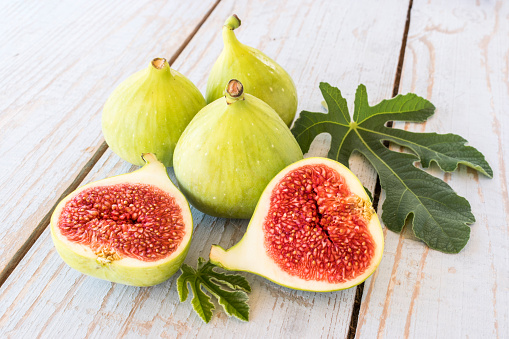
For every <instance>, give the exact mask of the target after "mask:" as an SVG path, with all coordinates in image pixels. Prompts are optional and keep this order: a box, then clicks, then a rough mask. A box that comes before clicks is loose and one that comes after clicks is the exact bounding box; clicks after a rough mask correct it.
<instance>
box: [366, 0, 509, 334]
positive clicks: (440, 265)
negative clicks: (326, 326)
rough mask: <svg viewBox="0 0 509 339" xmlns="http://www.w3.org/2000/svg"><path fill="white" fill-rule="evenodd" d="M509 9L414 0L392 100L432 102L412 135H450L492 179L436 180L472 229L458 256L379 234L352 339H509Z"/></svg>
mask: <svg viewBox="0 0 509 339" xmlns="http://www.w3.org/2000/svg"><path fill="white" fill-rule="evenodd" d="M508 18H509V4H508V3H506V2H502V1H499V2H497V3H494V2H485V1H483V2H474V1H469V2H465V1H461V0H458V1H449V0H447V1H446V0H432V1H421V0H414V3H413V9H412V18H411V23H410V32H409V38H408V45H407V49H406V54H405V63H404V69H403V74H402V81H401V91H400V92H401V93H406V92H415V93H418V94H420V95H422V96H424V97H426V98H427V99H429V100H431V102H433V103H434V104H435V106H436V107H437V110H436V113H435V115H434V116H433V117H432V118H431V119H429V121H428V122H427V123H425V124H403V123H398V124H396V128H406V129H408V130H412V131H419V132H420V131H426V132H439V133H448V132H451V133H456V134H459V135H461V136H463V137H464V138H466V139H467V140H468V141H469V144H470V145H472V146H474V147H476V148H478V149H479V150H480V151H481V152H483V153H484V154H485V155H486V158H487V160H488V162H489V163H490V164H491V166H492V168H493V171H494V178H493V179H492V180H490V179H488V178H486V177H484V176H482V175H479V174H477V173H476V172H474V171H472V170H467V169H466V168H465V167H460V169H459V171H458V172H455V173H452V174H446V175H444V174H442V173H441V172H440V170H438V169H437V167H436V166H435V167H434V168H432V169H431V171H430V172H431V173H433V174H434V175H436V176H438V177H440V178H444V179H445V180H446V181H447V182H448V183H449V184H450V185H451V186H452V187H453V188H454V189H455V190H456V191H457V192H458V194H460V195H462V196H464V197H466V198H467V199H468V200H469V201H470V204H471V206H472V212H473V213H474V215H475V217H476V219H477V221H476V223H474V224H473V225H472V226H471V238H470V241H469V243H468V244H467V246H466V247H465V248H464V249H463V250H462V251H461V252H460V253H459V254H457V255H451V254H443V253H440V252H437V251H433V250H428V249H427V248H426V247H425V246H424V245H423V244H422V243H420V242H418V241H415V240H414V239H413V238H412V235H411V232H409V231H408V230H407V231H406V232H404V233H403V234H402V235H397V234H395V233H392V232H387V234H386V235H387V237H386V239H387V241H386V248H385V257H384V259H383V261H382V263H381V265H380V267H379V269H378V272H377V275H376V276H374V277H373V278H372V279H370V280H368V281H367V282H366V288H365V293H364V298H363V304H362V307H361V310H360V311H361V312H360V316H359V325H358V327H357V337H359V338H373V337H379V338H404V337H412V338H422V337H431V338H508V337H509V307H508V305H509V290H508V286H509V197H508V193H507V176H508V172H507V166H506V162H507V159H509V158H508V156H509V146H508V145H509V133H508V132H507V131H508V130H509V116H508V115H507V108H508V107H509V79H508V74H509V71H508V69H509V63H508V61H509V59H508V56H509V35H508V34H507V32H508V31H509V20H508Z"/></svg>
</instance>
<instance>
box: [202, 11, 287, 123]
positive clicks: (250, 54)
mask: <svg viewBox="0 0 509 339" xmlns="http://www.w3.org/2000/svg"><path fill="white" fill-rule="evenodd" d="M239 26H240V19H239V18H238V17H237V16H236V15H233V16H231V17H229V18H228V19H227V20H226V22H225V24H224V26H223V43H224V48H223V51H222V52H221V54H220V55H219V58H218V59H217V60H216V62H215V64H214V66H213V67H212V71H211V72H210V75H209V78H208V81H207V93H206V95H205V98H206V99H207V102H208V103H210V102H212V101H214V100H216V99H218V98H220V97H222V96H223V90H224V84H226V83H227V82H228V81H229V80H230V79H238V80H239V81H240V82H242V84H243V85H244V91H245V92H246V93H249V94H251V95H254V96H255V97H257V98H258V99H262V100H263V101H265V102H266V103H267V104H269V105H270V106H271V107H272V108H273V109H274V110H275V111H276V112H277V113H278V114H279V116H280V117H281V119H283V121H284V122H285V124H286V125H288V126H290V125H291V124H292V121H293V119H294V117H295V113H296V112H297V89H296V88H295V84H294V83H293V80H292V78H291V77H290V75H289V74H288V73H287V72H286V71H285V70H284V69H283V68H282V67H281V66H279V65H278V64H277V63H276V62H275V61H274V60H272V59H271V58H269V57H268V56H266V55H265V54H263V53H262V52H260V51H259V50H257V49H256V48H253V47H249V46H246V45H244V44H242V43H240V42H239V40H237V37H236V36H235V33H234V32H233V31H234V29H236V28H238V27H239Z"/></svg>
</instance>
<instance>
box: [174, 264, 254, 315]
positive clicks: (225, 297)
mask: <svg viewBox="0 0 509 339" xmlns="http://www.w3.org/2000/svg"><path fill="white" fill-rule="evenodd" d="M215 268H217V266H216V265H214V264H212V263H211V262H210V261H205V259H203V258H198V269H197V270H194V269H193V268H192V267H190V266H189V265H186V264H184V265H182V267H181V271H182V274H181V275H180V277H179V278H178V280H177V289H178V292H179V297H180V301H181V302H183V301H185V300H186V299H187V296H188V293H189V292H188V289H187V283H189V285H190V286H191V290H192V292H193V299H192V301H191V304H192V305H193V307H194V310H195V311H196V313H198V315H199V316H200V318H202V319H203V321H204V322H206V323H208V322H209V321H210V320H211V319H212V311H213V310H214V308H215V307H214V304H213V303H212V302H211V301H210V296H209V295H207V294H206V293H205V292H204V291H203V290H202V288H205V290H206V291H207V292H209V293H210V294H212V295H213V296H214V297H215V298H216V299H218V302H219V304H220V305H221V306H223V309H224V310H225V312H226V314H228V315H229V316H234V317H237V318H239V319H240V320H243V321H248V320H249V305H248V304H247V301H248V299H249V298H248V296H247V294H246V293H245V292H251V286H249V283H248V282H247V280H246V278H244V277H243V276H241V275H237V274H224V273H219V272H215V271H214V269H215ZM224 287H226V288H227V289H225V288H224ZM244 291H245V292H244Z"/></svg>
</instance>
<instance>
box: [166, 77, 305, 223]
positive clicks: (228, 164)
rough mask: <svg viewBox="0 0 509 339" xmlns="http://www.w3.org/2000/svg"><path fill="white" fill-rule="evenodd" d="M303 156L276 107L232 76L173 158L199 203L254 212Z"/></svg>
mask: <svg viewBox="0 0 509 339" xmlns="http://www.w3.org/2000/svg"><path fill="white" fill-rule="evenodd" d="M300 159H302V151H301V149H300V147H299V144H297V141H296V140H295V138H294V137H293V135H292V133H291V132H290V130H289V128H288V126H286V125H285V123H284V122H283V120H281V118H280V117H279V116H278V115H277V113H276V112H275V111H274V109H272V108H271V107H270V106H269V105H268V104H266V103H265V102H264V101H262V100H260V99H258V98H256V97H254V96H252V95H250V94H247V93H244V92H243V87H242V84H241V83H240V82H239V81H237V80H231V81H230V82H229V83H228V86H227V89H226V96H225V97H222V98H219V99H217V100H216V101H214V102H213V103H211V104H209V105H207V106H206V107H205V108H203V109H202V110H201V111H200V112H199V113H198V114H197V115H196V116H195V117H194V119H193V120H192V121H191V123H190V124H189V125H188V126H187V128H186V130H185V131H184V133H182V136H181V137H180V139H179V141H178V143H177V147H176V148H175V154H174V158H173V161H174V169H175V176H176V177H177V180H178V182H179V188H180V190H181V191H182V193H184V195H185V196H186V197H187V198H188V200H189V201H190V203H191V204H192V205H194V206H195V207H196V208H197V209H199V210H200V211H202V212H204V213H207V214H210V215H212V216H216V217H225V218H250V217H251V215H252V214H253V212H254V209H255V207H256V203H257V202H258V199H259V198H260V195H261V194H262V192H263V189H264V188H265V186H267V184H268V183H269V181H270V180H271V179H272V178H273V177H274V176H275V175H276V174H277V173H278V172H279V171H281V170H282V169H283V168H285V167H286V166H287V165H289V164H291V163H293V162H295V161H298V160H300Z"/></svg>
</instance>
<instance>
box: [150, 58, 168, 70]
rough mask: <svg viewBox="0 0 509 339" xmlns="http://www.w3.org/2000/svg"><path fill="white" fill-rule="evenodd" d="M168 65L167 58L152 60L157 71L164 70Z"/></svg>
mask: <svg viewBox="0 0 509 339" xmlns="http://www.w3.org/2000/svg"><path fill="white" fill-rule="evenodd" d="M166 64H167V62H166V59H165V58H155V59H154V60H152V66H154V68H157V69H163V68H164V66H165V65H166Z"/></svg>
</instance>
